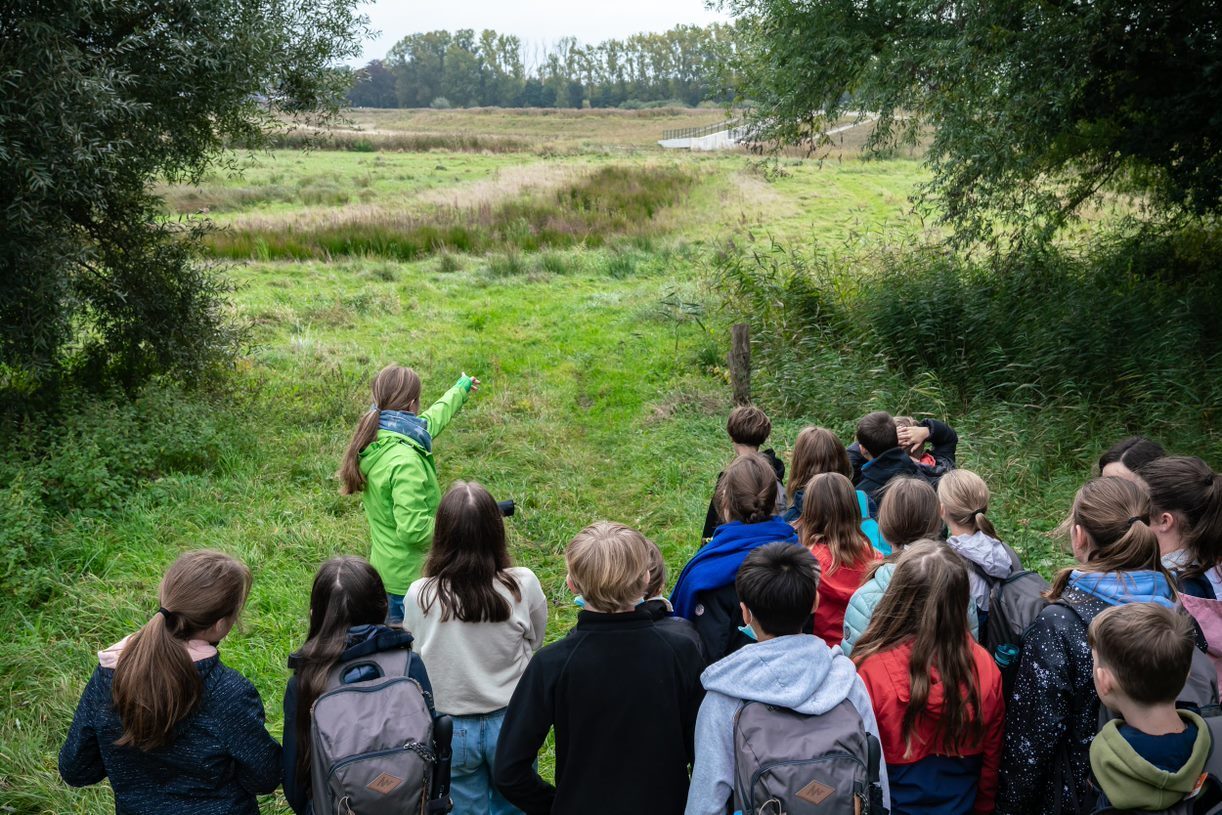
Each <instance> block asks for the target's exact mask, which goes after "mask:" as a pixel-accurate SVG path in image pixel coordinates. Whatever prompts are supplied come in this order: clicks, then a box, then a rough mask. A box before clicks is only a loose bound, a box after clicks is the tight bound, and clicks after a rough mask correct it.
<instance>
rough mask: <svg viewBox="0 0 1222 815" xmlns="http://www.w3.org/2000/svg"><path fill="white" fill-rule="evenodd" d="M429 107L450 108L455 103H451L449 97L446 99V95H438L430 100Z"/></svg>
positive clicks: (435, 108)
mask: <svg viewBox="0 0 1222 815" xmlns="http://www.w3.org/2000/svg"><path fill="white" fill-rule="evenodd" d="M429 107H431V108H433V109H434V110H449V109H450V108H452V107H453V105H451V104H450V100H449V99H446V98H445V97H444V96H438V97H436V98H435V99H433V101H432V102H429Z"/></svg>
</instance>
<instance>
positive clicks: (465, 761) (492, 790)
mask: <svg viewBox="0 0 1222 815" xmlns="http://www.w3.org/2000/svg"><path fill="white" fill-rule="evenodd" d="M452 718H453V719H454V740H453V742H451V745H452V749H453V752H454V759H453V764H452V765H451V766H452V769H451V771H450V772H451V775H450V798H451V799H452V800H453V801H454V815H521V810H519V809H516V808H514V807H513V806H512V805H511V804H510V803H509V802H508V801H506V800H505V799H504V797H502V796H501V794H500V793H499V792H497V789H496V787H495V786H493V784H492V762H493V759H494V757H495V756H496V742H497V739H498V738H500V735H501V724H502V723H503V722H504V721H505V708H501V709H500V710H494V711H492V712H491V713H484V714H482V715H478V716H454V717H452Z"/></svg>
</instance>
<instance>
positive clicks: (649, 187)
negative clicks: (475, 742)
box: [207, 165, 697, 261]
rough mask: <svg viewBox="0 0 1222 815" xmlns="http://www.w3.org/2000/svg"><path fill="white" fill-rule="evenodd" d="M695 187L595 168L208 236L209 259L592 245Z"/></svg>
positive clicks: (691, 179) (641, 231)
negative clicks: (568, 177)
mask: <svg viewBox="0 0 1222 815" xmlns="http://www.w3.org/2000/svg"><path fill="white" fill-rule="evenodd" d="M696 182H697V174H696V172H695V171H694V170H692V169H690V168H684V167H679V166H674V165H658V166H624V165H614V166H604V167H600V168H598V169H597V170H595V171H594V172H592V173H591V174H589V175H587V176H585V177H583V178H580V179H578V180H576V181H574V182H571V183H569V184H567V185H565V186H563V187H561V188H560V189H558V190H555V191H553V192H550V193H543V194H533V195H526V196H523V197H520V198H516V199H512V200H509V201H505V202H502V203H499V204H490V203H481V204H478V205H475V206H470V207H457V206H439V207H437V208H436V209H434V210H433V211H430V212H427V213H425V214H415V213H407V212H387V211H383V210H375V211H368V212H362V213H360V214H359V215H358V216H356V217H348V218H336V219H335V221H333V222H331V223H327V222H322V223H316V224H275V225H273V226H262V225H259V226H241V225H239V226H235V227H232V228H230V229H227V230H223V231H218V232H215V233H213V234H211V235H210V236H209V237H208V239H207V245H208V247H209V249H210V250H211V251H212V253H213V254H214V255H216V256H218V257H226V258H235V259H246V258H257V259H262V260H268V259H273V260H308V259H316V258H317V259H322V258H330V257H336V256H344V255H355V256H373V257H383V258H390V259H395V260H404V261H408V260H416V259H418V258H421V257H424V256H426V255H431V254H434V253H437V252H442V251H446V250H451V251H455V252H462V253H480V252H486V251H492V250H498V249H499V250H506V249H515V250H519V251H528V252H530V251H536V250H538V249H542V248H546V247H556V248H563V247H570V246H577V245H581V246H588V247H597V246H602V245H604V244H605V243H607V242H608V241H610V240H612V239H613V238H617V237H620V236H643V235H649V234H653V233H654V232H656V231H657V230H658V229H659V225H658V223H657V221H656V220H655V216H657V215H658V214H659V213H661V212H662V211H663V210H665V209H667V208H669V207H672V206H675V205H676V204H678V203H680V202H681V201H683V200H684V198H685V197H686V196H687V194H688V192H689V191H690V190H691V188H692V187H693V186H694V185H695V183H696Z"/></svg>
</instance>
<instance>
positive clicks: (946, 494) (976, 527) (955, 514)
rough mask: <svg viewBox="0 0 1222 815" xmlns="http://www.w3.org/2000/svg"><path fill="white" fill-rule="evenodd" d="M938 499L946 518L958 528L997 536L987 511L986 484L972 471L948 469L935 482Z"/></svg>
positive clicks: (993, 536)
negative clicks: (936, 483) (936, 482)
mask: <svg viewBox="0 0 1222 815" xmlns="http://www.w3.org/2000/svg"><path fill="white" fill-rule="evenodd" d="M938 500H939V501H940V502H941V503H942V509H944V510H945V511H946V515H947V517H948V518H950V519H951V520H952V521H954V522H955V523H956V524H958V525H959V526H963V527H967V528H968V529H970V530H971V531H973V532H983V533H984V534H986V535H988V536H989V537H990V538H996V537H997V530H996V529H995V528H994V527H993V522H992V521H990V520H989V519H988V516H987V515H986V514H985V513H987V512H988V511H989V485H988V484H986V483H984V479H983V478H981V477H980V476H978V475H976V474H975V473H974V472H972V471H971V470H951V471H950V472H948V473H946V474H945V475H943V476H942V478H941V479H940V480H939V481H938Z"/></svg>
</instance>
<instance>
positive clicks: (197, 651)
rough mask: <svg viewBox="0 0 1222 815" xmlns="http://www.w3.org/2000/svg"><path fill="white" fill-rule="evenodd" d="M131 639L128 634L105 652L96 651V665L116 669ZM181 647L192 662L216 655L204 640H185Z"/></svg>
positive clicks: (212, 647)
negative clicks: (120, 656)
mask: <svg viewBox="0 0 1222 815" xmlns="http://www.w3.org/2000/svg"><path fill="white" fill-rule="evenodd" d="M131 638H132V635H131V634H128V635H127V636H126V637H124V638H123V639H121V640H119V641H118V642H116V643H115V644H114V645H112V646H110V647H109V648H107V649H106V650H104V651H98V665H100V666H101V667H103V668H109V669H111V670H112V671H113V670H114V669H115V668H116V667H118V665H119V655H120V654H122V653H123V649H124V648H126V647H127V643H128V642H129V641H130V640H131ZM183 647H185V648H186V649H187V656H189V657H190V658H191V661H192V662H200V661H202V660H205V659H211V658H212V657H214V656H216V653H217V651H216V646H215V645H213V644H212V643H210V642H206V641H204V640H187V641H186V642H184V643H183Z"/></svg>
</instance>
